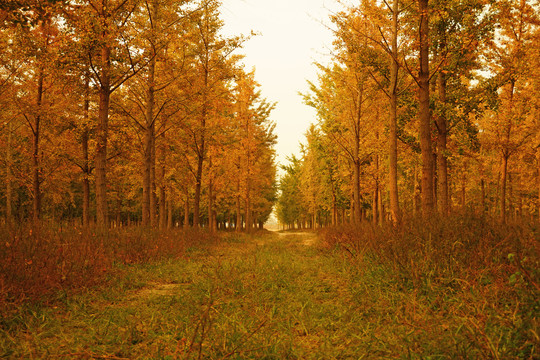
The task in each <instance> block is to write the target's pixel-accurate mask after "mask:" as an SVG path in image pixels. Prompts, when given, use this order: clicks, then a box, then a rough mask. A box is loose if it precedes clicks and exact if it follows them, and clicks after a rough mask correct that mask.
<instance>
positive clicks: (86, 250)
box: [0, 225, 214, 309]
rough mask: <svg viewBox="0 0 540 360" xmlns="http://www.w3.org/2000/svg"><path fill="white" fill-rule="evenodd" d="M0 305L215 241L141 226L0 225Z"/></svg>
mask: <svg viewBox="0 0 540 360" xmlns="http://www.w3.org/2000/svg"><path fill="white" fill-rule="evenodd" d="M0 239H1V241H0V308H2V309H7V308H9V305H17V304H20V303H23V302H27V301H37V300H40V301H46V300H47V299H48V298H49V297H50V296H53V295H55V294H57V293H58V292H59V291H72V290H77V289H81V288H87V287H91V286H94V285H96V284H99V283H103V281H104V280H105V279H106V277H107V275H108V274H109V272H110V271H111V270H113V269H115V271H118V268H117V267H115V266H116V265H123V264H138V263H148V262H151V261H157V260H162V259H167V258H179V257H183V256H184V255H185V253H186V250H187V249H188V248H189V247H190V246H193V245H195V244H204V243H209V242H211V241H213V240H214V238H213V237H210V236H209V235H208V234H207V233H205V232H196V231H182V230H167V231H153V230H150V229H142V228H136V227H133V228H122V229H114V230H107V231H99V230H98V229H82V228H63V227H60V226H57V225H50V226H42V227H41V229H40V230H39V231H36V230H35V229H34V228H32V227H23V226H21V227H17V228H8V227H1V228H0Z"/></svg>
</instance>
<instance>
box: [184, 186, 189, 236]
mask: <svg viewBox="0 0 540 360" xmlns="http://www.w3.org/2000/svg"><path fill="white" fill-rule="evenodd" d="M188 227H189V189H188V187H187V186H186V200H185V201H184V229H187V228H188Z"/></svg>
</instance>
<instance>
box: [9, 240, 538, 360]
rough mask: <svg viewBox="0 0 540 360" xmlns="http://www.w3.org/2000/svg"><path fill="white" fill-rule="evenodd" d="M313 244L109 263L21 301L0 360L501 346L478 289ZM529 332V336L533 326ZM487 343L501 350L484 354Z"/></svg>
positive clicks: (314, 354)
mask: <svg viewBox="0 0 540 360" xmlns="http://www.w3.org/2000/svg"><path fill="white" fill-rule="evenodd" d="M313 236H315V235H314V234H294V233H292V234H291V233H287V234H286V235H278V234H273V233H260V234H258V235H256V236H251V237H248V236H237V235H234V234H231V235H228V236H226V237H224V238H223V239H222V240H221V241H220V242H218V243H213V244H211V245H208V246H202V247H195V246H194V247H191V248H189V249H188V250H186V256H185V257H184V258H181V259H165V260H162V261H158V262H150V263H143V264H130V265H126V264H118V265H117V267H116V272H117V275H116V276H113V277H112V278H110V279H109V281H108V283H107V286H103V287H101V288H93V290H89V291H86V292H83V293H80V294H79V295H65V296H59V297H58V300H57V301H56V302H54V303H52V304H49V305H47V306H39V305H36V304H34V305H29V304H25V305H20V307H19V308H18V311H17V312H13V313H11V314H10V315H9V316H6V317H5V318H3V319H2V321H1V324H0V357H2V356H3V357H7V358H28V359H32V358H66V359H68V358H80V359H92V358H97V359H99V358H101V359H119V358H129V359H133V358H140V359H198V358H205V359H362V358H364V359H379V358H380V359H455V358H462V359H479V358H496V356H494V354H495V355H496V354H503V352H502V351H501V350H502V347H504V346H507V345H505V344H504V343H503V341H502V340H504V339H506V338H504V339H503V337H500V336H499V335H500V334H499V333H497V334H492V333H490V332H489V329H491V328H490V327H489V326H484V325H486V324H487V323H489V322H490V321H493V317H494V316H497V314H491V313H489V311H490V307H489V306H486V303H487V302H489V301H491V299H485V300H483V299H482V297H483V296H484V295H485V293H481V292H475V290H474V289H469V292H468V293H463V292H462V291H461V289H460V288H457V287H456V286H453V285H452V284H450V285H448V284H436V285H431V286H423V287H418V286H415V285H414V284H413V283H412V282H410V281H402V279H400V276H401V275H400V276H395V275H396V274H393V273H392V272H391V270H390V269H389V268H388V266H386V265H385V264H381V263H380V262H376V261H373V260H370V259H369V258H366V259H364V260H362V261H363V262H362V266H360V264H359V263H358V261H359V260H358V259H357V258H356V259H355V258H351V256H350V254H349V253H348V252H343V251H342V250H341V249H340V248H339V247H331V248H328V247H327V246H325V244H322V243H320V242H316V243H314V244H312V243H311V240H312V237H313ZM499 300H500V299H499ZM536 310H537V308H535V309H532V311H536ZM508 313H511V310H510V309H509V311H508ZM506 315H507V312H505V313H504V314H500V316H504V317H505V319H504V320H505V321H507V322H508V324H507V325H508V329H507V332H508V333H509V334H512V333H513V332H514V335H516V336H517V334H515V331H514V330H513V329H514V328H515V327H516V326H518V325H519V324H516V323H513V321H514V322H516V321H519V319H520V318H521V319H523V317H520V316H519V314H515V317H514V318H511V317H510V318H506ZM537 315H538V314H537V313H536V314H532V315H531V316H533V317H534V316H536V317H537ZM536 324H538V323H537V322H536ZM479 329H480V330H481V331H480V330H479ZM485 329H487V331H486V330H485ZM530 331H531V332H535V331H536V334H538V329H537V328H536V329H534V328H531V329H530ZM531 334H532V333H531ZM529 335H530V334H529ZM501 339H502V340H501ZM528 339H529V338H528ZM516 341H517V340H516ZM489 342H492V343H493V344H491V345H488V343H489ZM522 343H523V344H528V345H530V343H529V342H525V341H523V342H522ZM484 345H485V346H484ZM489 346H492V347H494V348H497V349H498V350H499V351H498V352H497V351H492V352H490V351H489V350H486V349H487V348H488V347H489ZM533 351H535V353H534V354H532V353H531V348H530V346H529V347H525V348H524V349H523V356H521V357H523V358H527V356H529V358H532V357H531V354H532V355H537V354H538V353H537V351H538V349H537V348H535V349H534V350H533ZM506 354H507V355H508V353H506ZM511 355H512V354H511ZM510 357H511V358H512V357H515V358H519V357H520V354H519V353H517V352H516V353H514V354H513V356H510ZM501 358H503V357H501ZM506 358H508V357H506Z"/></svg>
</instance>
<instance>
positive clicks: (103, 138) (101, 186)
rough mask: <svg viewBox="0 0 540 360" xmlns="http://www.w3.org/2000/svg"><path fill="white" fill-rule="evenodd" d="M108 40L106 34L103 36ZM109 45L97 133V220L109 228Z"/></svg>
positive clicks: (104, 50) (103, 64)
mask: <svg viewBox="0 0 540 360" xmlns="http://www.w3.org/2000/svg"><path fill="white" fill-rule="evenodd" d="M103 38H106V34H103ZM109 46H110V45H109V44H108V43H106V44H104V45H103V47H102V48H101V74H100V87H99V110H98V126H97V131H96V141H97V143H96V220H97V224H98V226H101V227H105V226H107V219H108V217H107V212H108V209H107V141H108V137H109V104H110V97H111V78H110V70H111V60H110V57H111V49H110V47H109Z"/></svg>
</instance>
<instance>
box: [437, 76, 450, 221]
mask: <svg viewBox="0 0 540 360" xmlns="http://www.w3.org/2000/svg"><path fill="white" fill-rule="evenodd" d="M437 85H438V86H437V87H438V92H439V101H440V102H441V103H442V104H445V103H446V78H445V75H444V73H442V72H441V73H439V75H438V77H437ZM437 131H438V134H437V135H438V136H437V150H438V154H439V156H438V158H437V160H438V161H437V179H438V193H439V201H440V204H441V213H442V214H445V215H447V214H449V213H450V205H449V204H450V202H449V196H448V159H447V136H448V130H447V124H446V117H445V116H444V114H442V115H439V116H437Z"/></svg>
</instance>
